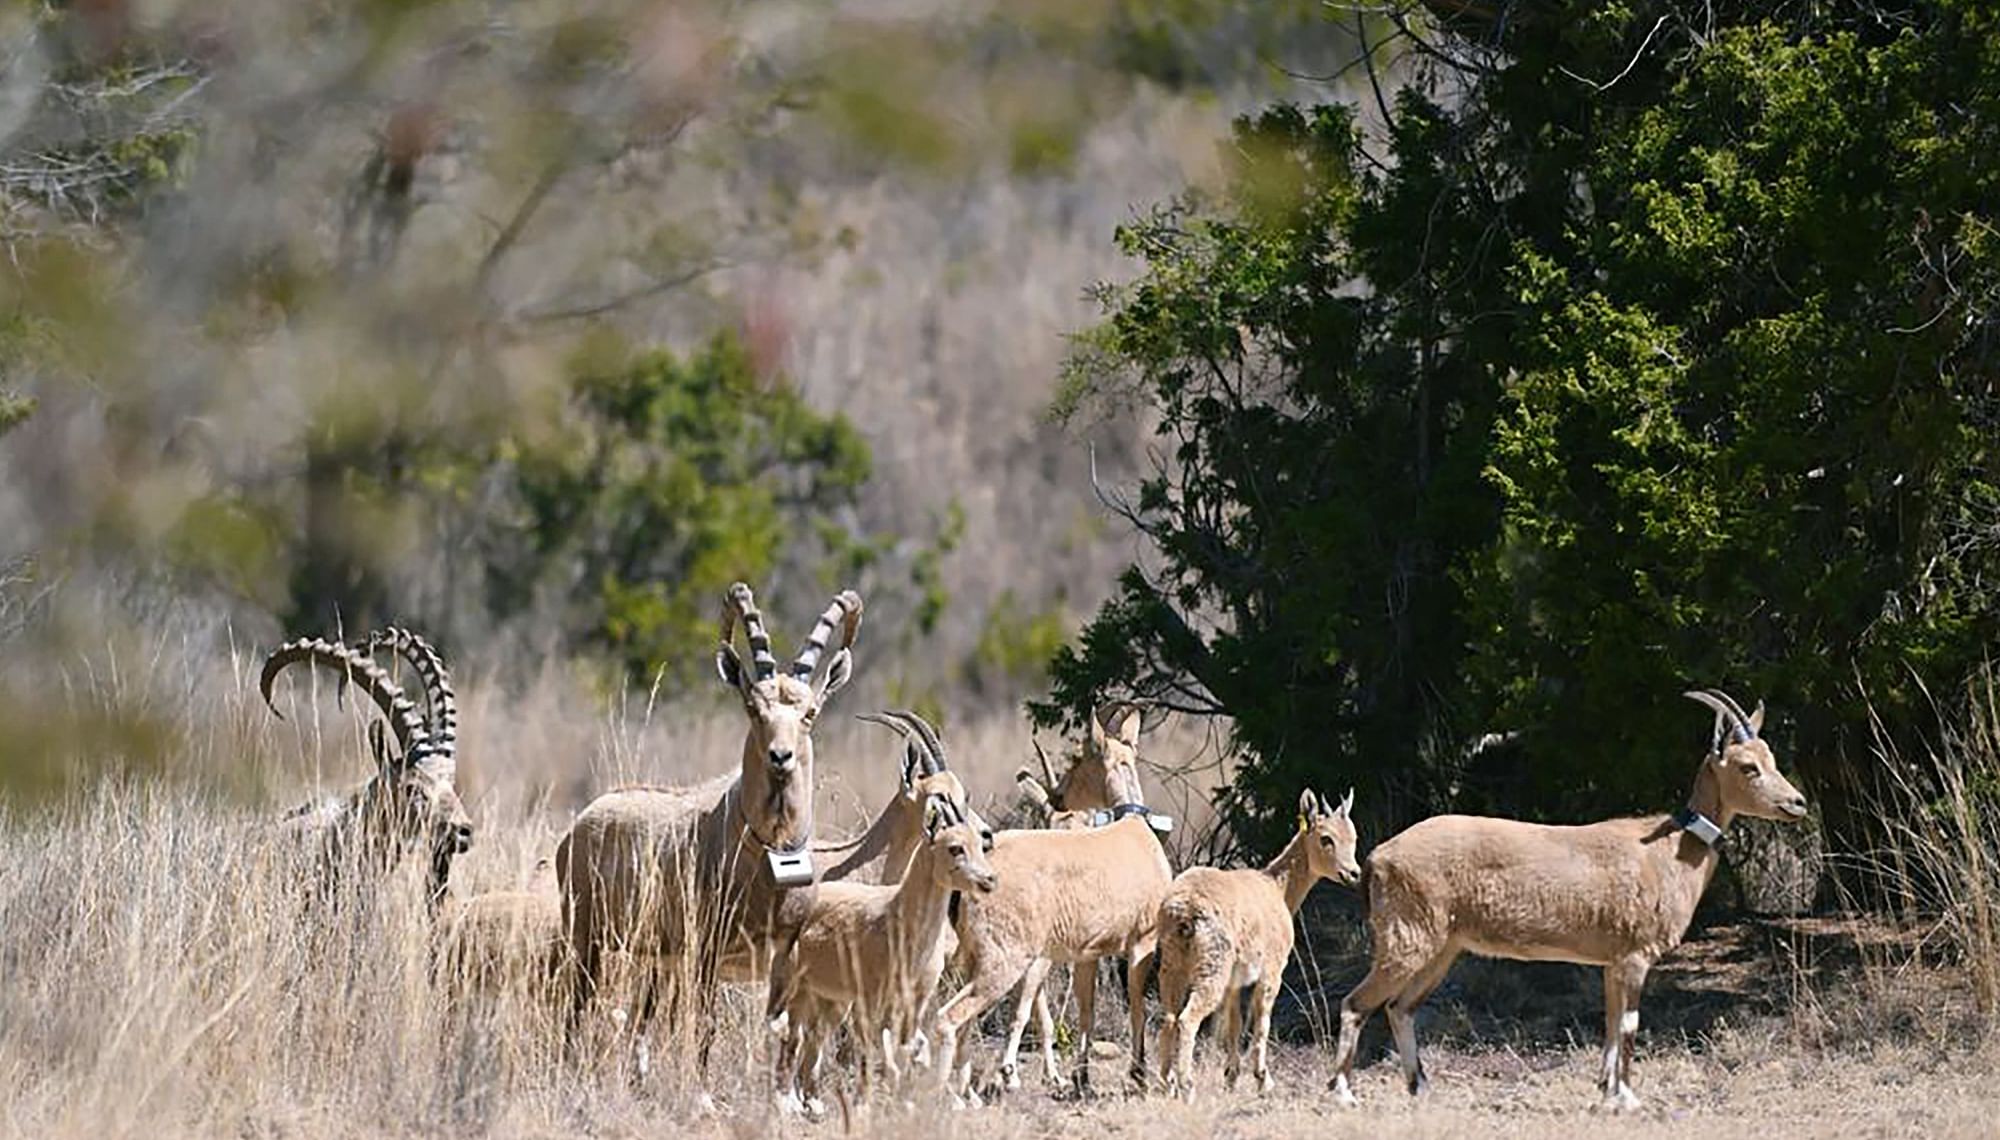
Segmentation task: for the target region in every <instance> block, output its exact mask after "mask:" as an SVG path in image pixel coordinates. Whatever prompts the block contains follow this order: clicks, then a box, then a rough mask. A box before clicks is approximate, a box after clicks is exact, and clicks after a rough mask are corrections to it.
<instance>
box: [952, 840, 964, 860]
mask: <svg viewBox="0 0 2000 1140" xmlns="http://www.w3.org/2000/svg"><path fill="white" fill-rule="evenodd" d="M951 855H952V858H954V859H962V858H964V857H965V844H963V843H954V844H952V845H951Z"/></svg>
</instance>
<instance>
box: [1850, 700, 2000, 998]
mask: <svg viewBox="0 0 2000 1140" xmlns="http://www.w3.org/2000/svg"><path fill="white" fill-rule="evenodd" d="M1879 727H1880V726H1879V724H1878V729H1879ZM1876 740H1877V748H1878V750H1879V753H1880V759H1881V761H1882V763H1881V766H1880V771H1881V773H1882V775H1881V780H1880V787H1879V790H1878V791H1877V793H1876V796H1877V800H1878V804H1879V806H1878V808H1877V811H1876V814H1877V816H1878V817H1879V818H1880V819H1881V821H1882V829H1883V839H1882V844H1881V849H1880V851H1879V852H1877V853H1875V854H1874V855H1873V856H1871V857H1870V858H1868V859H1867V860H1865V862H1864V865H1865V867H1866V869H1867V870H1868V871H1869V872H1870V874H1871V877H1872V878H1873V879H1875V880H1876V881H1878V882H1880V883H1881V884H1882V885H1883V887H1884V888H1885V890H1886V892H1887V894H1888V896H1889V899H1890V901H1891V903H1892V905H1893V906H1894V907H1895V909H1896V910H1897V911H1898V912H1899V913H1900V914H1901V916H1902V917H1903V918H1904V919H1905V920H1906V921H1909V922H1913V923H1916V924H1919V925H1922V926H1924V927H1926V928H1928V930H1929V932H1930V934H1931V935H1932V936H1934V937H1935V938H1936V939H1938V940H1941V941H1942V942H1943V943H1944V944H1945V945H1946V946H1948V947H1949V948H1950V951H1951V952H1952V954H1953V955H1954V956H1955V957H1956V958H1957V960H1958V961H1959V962H1960V963H1961V964H1962V965H1963V966H1964V968H1965V970H1966V972H1967V975H1968V976H1969V978H1970V979H1971V983H1972V992H1973V997H1974V1000H1975V1002H1976V1003H1977V1006H1978V1009H1979V1012H1980V1014H1981V1015H1983V1016H1985V1017H1989V1018H1990V1017H1991V1016H1992V1015H1993V1014H1994V1013H1995V1011H1996V1010H2000V676H1996V675H1995V674H1994V673H1993V672H1992V670H1990V669H1988V670H1985V671H1983V672H1982V673H1981V674H1980V675H1979V676H1978V677H1976V678H1975V679H1974V680H1972V681H1971V682H1970V683H1969V684H1968V685H1967V686H1966V687H1965V690H1964V694H1963V697H1962V699H1961V700H1960V701H1959V702H1958V703H1957V704H1956V706H1952V705H1944V706H1942V707H1940V709H1939V729H1938V732H1937V735H1936V736H1935V738H1934V743H1932V745H1931V746H1930V747H1929V748H1927V749H1926V751H1925V753H1924V755H1922V756H1920V757H1911V756H1907V755H1904V754H1903V753H1902V752H1901V750H1900V749H1899V748H1898V747H1897V745H1896V744H1895V743H1894V740H1893V738H1892V737H1891V736H1890V735H1889V734H1888V733H1887V732H1883V731H1878V732H1877V733H1876Z"/></svg>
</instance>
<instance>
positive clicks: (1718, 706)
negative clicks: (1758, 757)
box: [1681, 689, 1753, 744]
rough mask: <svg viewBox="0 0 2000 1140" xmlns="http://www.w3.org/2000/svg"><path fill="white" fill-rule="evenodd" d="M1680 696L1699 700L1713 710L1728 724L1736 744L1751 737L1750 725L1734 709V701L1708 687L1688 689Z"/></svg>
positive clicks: (1731, 736)
mask: <svg viewBox="0 0 2000 1140" xmlns="http://www.w3.org/2000/svg"><path fill="white" fill-rule="evenodd" d="M1681 696H1684V697H1686V698H1688V699H1689V700H1691V701H1700V702H1701V703H1702V704H1704V705H1707V706H1708V707H1709V708H1712V709H1714V710H1715V715H1716V716H1718V717H1720V718H1721V719H1722V720H1723V721H1724V722H1725V723H1727V724H1728V725H1729V738H1730V739H1731V740H1733V741H1735V742H1736V743H1738V744H1742V743H1744V742H1746V741H1748V740H1750V739H1751V737H1752V735H1753V734H1752V733H1751V731H1750V725H1749V723H1748V722H1747V721H1745V720H1744V719H1743V714H1742V713H1740V712H1738V711H1737V710H1736V707H1735V706H1736V702H1734V701H1732V700H1730V699H1729V698H1728V697H1725V696H1722V695H1721V694H1720V693H1717V692H1715V691H1713V690H1710V689H1689V690H1688V691H1687V692H1685V693H1682V694H1681Z"/></svg>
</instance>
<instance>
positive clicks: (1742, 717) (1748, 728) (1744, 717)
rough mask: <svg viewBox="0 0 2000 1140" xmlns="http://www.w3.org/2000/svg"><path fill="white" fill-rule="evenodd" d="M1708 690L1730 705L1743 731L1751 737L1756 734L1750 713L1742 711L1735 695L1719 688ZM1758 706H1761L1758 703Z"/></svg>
mask: <svg viewBox="0 0 2000 1140" xmlns="http://www.w3.org/2000/svg"><path fill="white" fill-rule="evenodd" d="M1708 691H1709V692H1711V693H1714V694H1715V695H1716V696H1717V697H1719V698H1721V700H1722V701H1723V703H1725V704H1727V705H1728V706H1729V707H1730V709H1731V711H1733V712H1735V714H1736V719H1737V721H1738V722H1739V723H1741V724H1742V725H1743V731H1744V732H1746V733H1749V734H1750V735H1751V736H1753V737H1754V736H1756V735H1757V729H1756V727H1755V725H1754V724H1753V723H1752V720H1751V716H1750V714H1749V713H1746V712H1744V711H1743V706H1742V705H1739V704H1737V703H1736V698H1735V697H1732V696H1730V695H1729V694H1728V693H1725V692H1723V691H1722V690H1721V689H1710V690H1708ZM1758 707H1760V708H1761V707H1762V706H1761V705H1760V706H1758Z"/></svg>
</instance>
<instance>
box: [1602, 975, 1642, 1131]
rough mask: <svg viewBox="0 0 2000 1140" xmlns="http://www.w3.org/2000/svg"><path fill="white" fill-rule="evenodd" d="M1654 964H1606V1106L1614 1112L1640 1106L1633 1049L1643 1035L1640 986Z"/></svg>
mask: <svg viewBox="0 0 2000 1140" xmlns="http://www.w3.org/2000/svg"><path fill="white" fill-rule="evenodd" d="M1650 965H1651V963H1649V962H1647V961H1646V960H1645V959H1643V958H1624V959H1621V960H1619V961H1616V962H1613V963H1611V964H1609V965H1607V966H1605V967H1604V1108H1606V1109H1607V1110H1609V1111H1612V1112H1623V1111H1625V1110H1626V1109H1632V1108H1637V1107H1639V1097H1638V1095H1637V1094H1635V1093H1634V1092H1633V1091H1632V1085H1631V1083H1630V1080H1629V1078H1630V1076H1631V1072H1632V1055H1631V1049H1632V1046H1633V1044H1634V1043H1635V1042H1636V1041H1637V1038H1638V1034H1639V989H1640V987H1642V986H1644V985H1645V984H1646V971H1647V969H1648V967H1649V966H1650Z"/></svg>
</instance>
